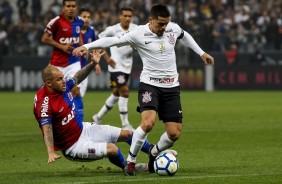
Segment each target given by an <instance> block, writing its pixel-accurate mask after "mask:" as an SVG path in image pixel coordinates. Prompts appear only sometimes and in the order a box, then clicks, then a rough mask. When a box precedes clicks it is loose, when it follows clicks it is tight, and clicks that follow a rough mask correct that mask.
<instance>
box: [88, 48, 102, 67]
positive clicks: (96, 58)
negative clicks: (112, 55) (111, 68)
mask: <svg viewBox="0 0 282 184" xmlns="http://www.w3.org/2000/svg"><path fill="white" fill-rule="evenodd" d="M103 54H105V52H102V53H101V50H93V51H92V52H91V53H90V55H91V61H92V62H94V63H96V64H98V63H99V62H100V59H101V56H102V55H103Z"/></svg>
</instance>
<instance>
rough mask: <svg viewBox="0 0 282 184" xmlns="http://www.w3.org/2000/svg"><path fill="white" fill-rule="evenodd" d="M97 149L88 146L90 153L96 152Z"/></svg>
mask: <svg viewBox="0 0 282 184" xmlns="http://www.w3.org/2000/svg"><path fill="white" fill-rule="evenodd" d="M95 153H96V150H95V149H94V148H88V154H95Z"/></svg>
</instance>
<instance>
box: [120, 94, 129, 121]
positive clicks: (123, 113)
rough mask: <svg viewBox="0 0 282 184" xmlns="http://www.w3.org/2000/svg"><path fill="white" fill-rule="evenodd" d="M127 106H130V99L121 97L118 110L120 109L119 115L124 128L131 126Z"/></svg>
mask: <svg viewBox="0 0 282 184" xmlns="http://www.w3.org/2000/svg"><path fill="white" fill-rule="evenodd" d="M127 104H128V98H125V97H121V96H120V97H119V100H118V108H119V115H120V119H121V123H122V126H126V125H128V124H129V121H128V108H127Z"/></svg>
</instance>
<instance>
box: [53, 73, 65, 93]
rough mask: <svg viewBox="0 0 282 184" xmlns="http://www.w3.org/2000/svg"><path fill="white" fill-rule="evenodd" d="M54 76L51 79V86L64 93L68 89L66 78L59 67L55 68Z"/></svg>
mask: <svg viewBox="0 0 282 184" xmlns="http://www.w3.org/2000/svg"><path fill="white" fill-rule="evenodd" d="M52 73H53V77H52V80H51V88H52V90H54V91H57V92H59V93H62V92H64V91H66V80H65V78H64V74H63V72H61V71H60V70H59V69H57V68H56V69H54V70H53V72H52Z"/></svg>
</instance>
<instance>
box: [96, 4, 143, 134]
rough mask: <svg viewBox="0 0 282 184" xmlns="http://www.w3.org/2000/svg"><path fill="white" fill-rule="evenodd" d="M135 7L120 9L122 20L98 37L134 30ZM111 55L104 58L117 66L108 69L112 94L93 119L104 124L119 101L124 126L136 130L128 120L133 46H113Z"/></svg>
mask: <svg viewBox="0 0 282 184" xmlns="http://www.w3.org/2000/svg"><path fill="white" fill-rule="evenodd" d="M132 13H133V9H132V8H131V7H123V8H121V9H120V15H119V19H120V22H119V23H117V24H115V25H113V26H109V27H107V28H106V29H105V30H104V31H103V32H101V33H100V34H99V35H98V37H99V38H104V37H112V36H122V35H123V34H125V33H127V32H130V31H132V30H133V29H135V28H136V27H138V26H137V25H136V24H133V23H131V19H132ZM110 51H111V57H109V56H108V55H107V54H104V59H105V60H106V61H107V63H115V66H114V67H113V66H111V65H110V64H109V65H108V71H109V72H110V76H111V77H110V78H111V79H110V86H111V89H112V94H111V95H110V96H109V97H108V98H107V100H106V102H105V104H104V105H103V107H102V108H101V109H100V111H99V112H98V113H97V114H94V115H93V117H92V119H93V121H95V122H96V123H98V124H102V118H103V116H104V115H105V114H106V113H107V112H108V111H110V110H111V109H112V108H113V106H114V105H115V103H116V102H118V108H119V113H120V119H121V123H122V128H125V129H129V130H134V128H133V127H132V125H131V124H130V123H129V121H128V107H127V104H128V97H129V88H128V79H129V75H130V73H131V69H132V61H133V56H132V52H133V48H132V47H131V46H130V45H126V46H123V47H111V48H110Z"/></svg>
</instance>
